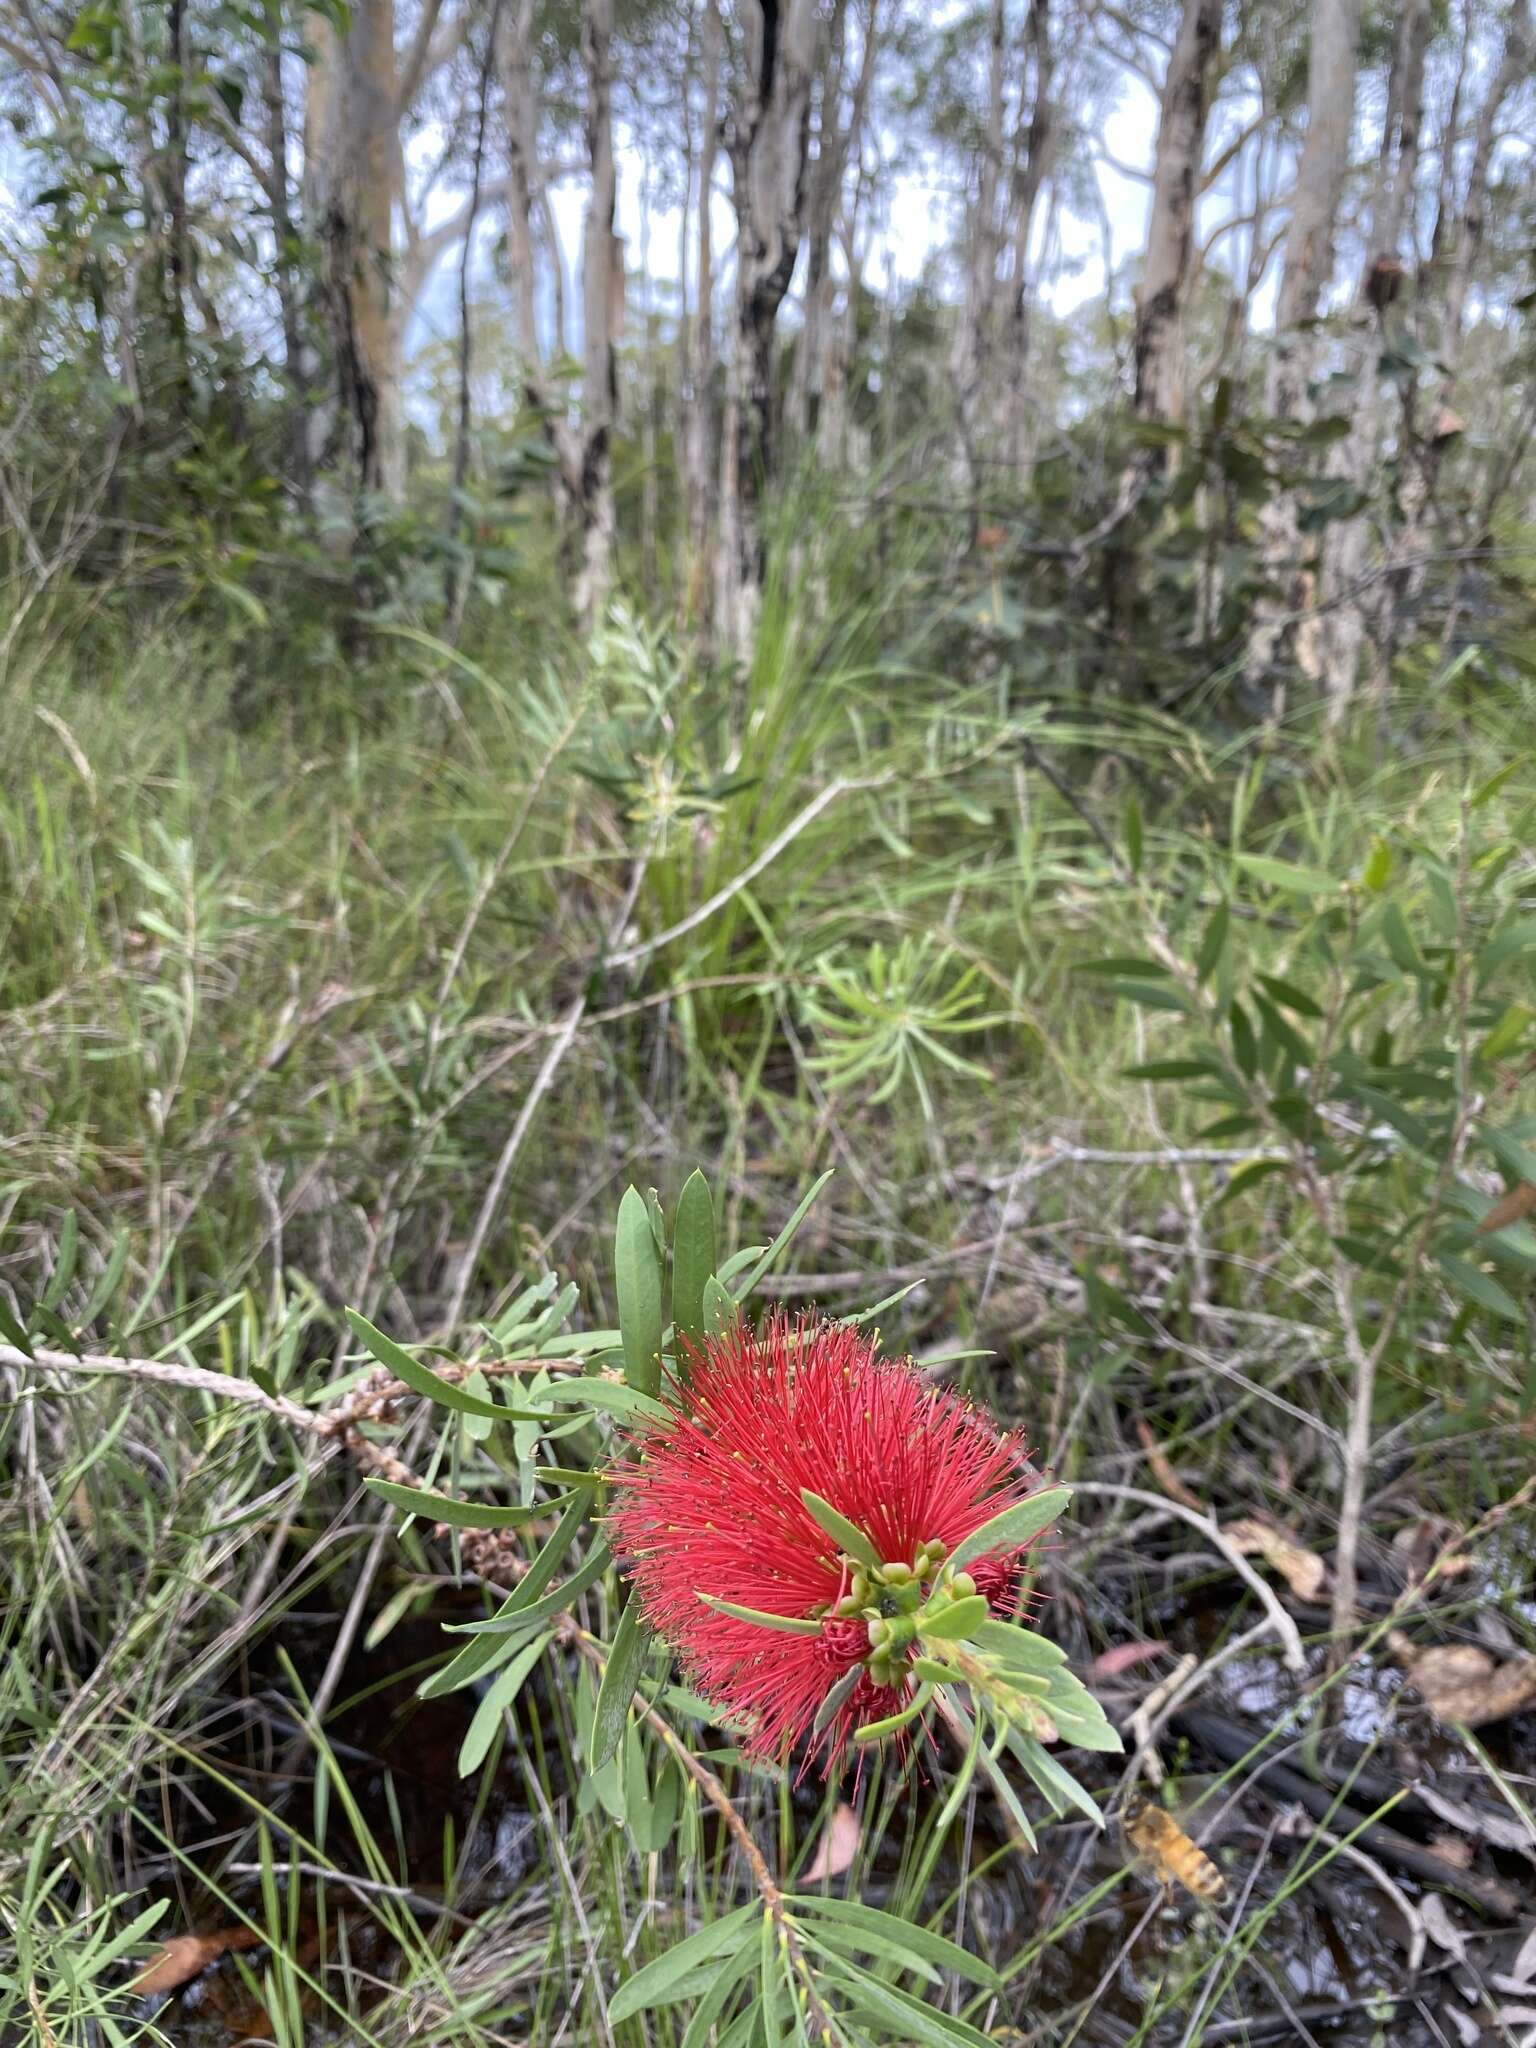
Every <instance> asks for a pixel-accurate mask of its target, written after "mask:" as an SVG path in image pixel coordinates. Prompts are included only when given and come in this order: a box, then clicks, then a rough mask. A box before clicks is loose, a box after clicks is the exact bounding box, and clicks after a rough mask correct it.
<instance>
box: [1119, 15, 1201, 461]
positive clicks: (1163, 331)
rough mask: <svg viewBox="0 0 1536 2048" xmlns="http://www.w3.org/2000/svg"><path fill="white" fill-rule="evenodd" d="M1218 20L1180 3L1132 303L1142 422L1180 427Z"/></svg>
mask: <svg viewBox="0 0 1536 2048" xmlns="http://www.w3.org/2000/svg"><path fill="white" fill-rule="evenodd" d="M1221 16H1222V4H1221V0H1185V5H1184V12H1183V15H1182V17H1181V19H1180V21H1179V30H1178V35H1177V37H1176V38H1175V40H1174V45H1173V52H1172V55H1171V56H1170V57H1169V60H1168V73H1167V77H1166V79H1165V80H1164V83H1163V100H1162V112H1161V117H1160V119H1159V121H1158V128H1157V151H1156V155H1155V157H1154V160H1153V170H1152V214H1151V219H1150V221H1149V223H1148V227H1147V250H1146V259H1145V262H1144V265H1143V269H1142V280H1141V289H1140V291H1139V292H1138V293H1137V297H1136V336H1135V363H1136V410H1137V412H1138V413H1140V414H1141V415H1142V417H1143V418H1144V419H1151V420H1165V421H1177V420H1179V419H1181V418H1182V417H1183V413H1184V398H1185V393H1184V376H1183V372H1184V360H1185V349H1184V337H1183V324H1184V320H1183V316H1184V303H1185V297H1186V294H1187V291H1188V287H1189V280H1190V271H1191V261H1190V259H1191V257H1192V255H1193V253H1194V240H1195V204H1196V200H1197V198H1198V196H1199V191H1200V172H1201V167H1202V164H1203V162H1204V158H1205V130H1206V122H1207V120H1208V118H1209V115H1210V107H1211V93H1212V86H1213V80H1214V77H1215V73H1216V66H1217V61H1218V59H1219V57H1220V54H1221ZM1164 452H1165V453H1166V451H1164Z"/></svg>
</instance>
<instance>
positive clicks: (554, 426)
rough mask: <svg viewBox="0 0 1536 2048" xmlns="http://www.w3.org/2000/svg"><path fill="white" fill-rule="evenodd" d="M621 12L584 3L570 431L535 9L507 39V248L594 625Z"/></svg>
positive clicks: (610, 514) (531, 392) (608, 428)
mask: <svg viewBox="0 0 1536 2048" xmlns="http://www.w3.org/2000/svg"><path fill="white" fill-rule="evenodd" d="M613 15H614V0H583V5H582V11H581V58H582V69H583V72H584V74H585V80H586V109H585V121H584V127H585V136H586V147H587V160H588V163H589V165H590V167H591V178H592V190H591V198H590V200H589V203H588V207H587V223H586V237H585V242H584V245H583V251H582V317H583V323H584V324H583V344H582V346H583V364H582V389H581V413H580V418H579V420H573V419H572V418H571V417H570V416H569V415H568V413H567V411H566V408H565V406H564V404H563V402H562V401H561V399H560V398H559V397H558V396H557V395H556V394H555V393H554V392H553V391H552V390H551V388H550V386H549V384H548V381H547V380H546V378H545V376H544V361H543V352H542V350H541V348H540V345H539V334H538V317H537V308H538V299H537V277H536V270H535V242H534V219H535V215H536V213H541V212H542V210H543V208H544V206H545V202H546V196H547V195H546V193H545V189H544V188H545V179H544V175H543V171H542V169H541V167H540V162H539V127H540V120H539V114H540V108H539V89H538V79H537V76H536V72H535V64H534V60H535V35H536V32H537V19H536V9H535V5H534V0H518V4H517V6H516V7H515V9H514V10H513V12H512V15H511V17H510V20H509V22H508V23H507V25H506V27H505V29H504V31H503V34H502V36H501V38H500V64H501V77H502V98H503V103H504V111H505V119H506V131H507V180H506V188H507V215H508V240H509V243H510V247H511V254H512V268H513V291H514V294H515V298H516V305H517V327H518V345H519V350H520V353H521V356H522V362H521V373H522V380H523V390H524V395H525V397H526V399H527V401H528V403H529V405H530V406H531V407H532V408H533V410H534V411H536V412H537V413H538V415H539V417H540V419H541V420H542V422H543V426H544V431H545V433H546V434H547V435H548V437H549V443H550V447H551V449H552V451H553V453H554V456H555V465H556V495H557V500H558V508H559V513H560V518H561V524H562V527H563V529H564V536H565V540H566V543H567V547H568V550H569V553H570V555H571V558H572V560H571V592H572V605H573V608H574V610H575V612H576V616H577V618H578V619H579V621H580V622H581V624H582V625H583V626H585V627H590V626H592V625H593V624H595V623H596V621H597V619H598V618H599V617H600V615H601V612H602V608H603V605H604V603H605V602H606V600H607V595H608V589H609V585H610V583H611V581H612V576H613V545H614V508H613V445H612V444H613V432H614V426H615V421H616V417H617V411H618V356H617V342H618V335H619V331H620V328H621V327H622V325H623V319H624V244H623V242H622V241H621V240H620V238H619V236H618V235H617V234H616V233H615V232H614V224H613V223H614V205H615V198H616V193H617V177H616V171H615V164H614V149H613Z"/></svg>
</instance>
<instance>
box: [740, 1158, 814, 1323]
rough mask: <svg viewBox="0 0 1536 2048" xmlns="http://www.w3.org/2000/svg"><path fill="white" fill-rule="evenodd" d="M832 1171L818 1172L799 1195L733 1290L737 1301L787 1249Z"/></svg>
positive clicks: (744, 1298)
mask: <svg viewBox="0 0 1536 2048" xmlns="http://www.w3.org/2000/svg"><path fill="white" fill-rule="evenodd" d="M834 1171H835V1169H834V1168H833V1167H830V1166H829V1167H828V1168H827V1170H826V1172H825V1173H823V1174H819V1175H818V1176H817V1178H816V1179H815V1180H814V1181H813V1182H812V1183H811V1186H810V1188H809V1190H808V1192H807V1193H806V1194H805V1195H803V1196H802V1197H801V1199H800V1201H799V1203H798V1204H797V1205H796V1208H795V1212H794V1214H793V1215H792V1216H791V1217H790V1219H789V1221H788V1222H787V1223H786V1224H785V1226H784V1228H783V1229H782V1230H781V1231H780V1232H779V1234H778V1236H777V1237H776V1238H775V1239H774V1240H773V1243H772V1244H771V1245H769V1247H768V1249H767V1251H765V1252H764V1253H763V1255H762V1257H761V1258H760V1259H759V1260H758V1261H757V1263H756V1265H755V1266H753V1268H752V1270H751V1271H750V1272H749V1273H748V1275H747V1277H746V1279H745V1280H743V1281H742V1283H741V1285H740V1286H739V1287H737V1288H735V1289H734V1290H733V1292H734V1294H735V1297H736V1299H737V1301H745V1300H746V1298H747V1296H748V1295H749V1294H750V1293H751V1292H752V1290H753V1288H754V1287H755V1286H756V1285H757V1283H758V1281H759V1280H761V1279H762V1277H763V1275H764V1274H765V1273H767V1272H768V1271H769V1270H770V1269H771V1268H772V1266H773V1264H774V1261H775V1260H776V1259H777V1258H778V1256H779V1254H780V1253H781V1252H782V1251H784V1250H786V1249H787V1247H788V1245H789V1243H790V1240H791V1239H792V1238H793V1237H794V1235H795V1233H796V1231H797V1230H798V1229H799V1228H800V1226H801V1224H802V1223H803V1222H804V1221H805V1219H806V1217H807V1216H809V1214H810V1213H811V1204H812V1203H813V1202H814V1201H815V1199H816V1197H817V1196H818V1195H819V1194H820V1193H821V1191H822V1189H823V1188H824V1187H825V1186H826V1184H827V1182H828V1181H829V1180H830V1179H831V1178H832V1175H833V1172H834Z"/></svg>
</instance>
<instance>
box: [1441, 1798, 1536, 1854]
mask: <svg viewBox="0 0 1536 2048" xmlns="http://www.w3.org/2000/svg"><path fill="white" fill-rule="evenodd" d="M1413 1796H1414V1798H1415V1799H1417V1800H1418V1802H1419V1804H1420V1805H1421V1806H1427V1807H1428V1808H1429V1810H1430V1812H1431V1813H1432V1814H1434V1815H1436V1816H1437V1818H1439V1819H1440V1820H1444V1821H1449V1822H1450V1824H1451V1826H1452V1827H1453V1828H1460V1830H1461V1832H1462V1833H1463V1834H1464V1835H1470V1836H1471V1837H1472V1838H1473V1840H1474V1841H1478V1842H1486V1843H1487V1844H1488V1846H1489V1848H1490V1849H1512V1850H1514V1851H1515V1852H1516V1853H1517V1854H1524V1855H1526V1856H1529V1855H1531V1854H1532V1852H1533V1851H1536V1828H1531V1827H1528V1826H1527V1825H1526V1823H1525V1822H1524V1821H1523V1820H1521V1819H1519V1818H1518V1816H1517V1815H1515V1814H1513V1813H1510V1812H1508V1811H1506V1810H1505V1809H1504V1808H1502V1807H1499V1808H1494V1807H1491V1806H1482V1805H1477V1806H1474V1805H1472V1804H1471V1802H1470V1801H1468V1800H1465V1799H1452V1798H1451V1797H1450V1796H1449V1795H1448V1794H1447V1793H1446V1792H1444V1791H1443V1790H1442V1789H1441V1788H1440V1787H1439V1786H1438V1785H1430V1784H1427V1783H1425V1784H1421V1785H1419V1786H1417V1787H1416V1788H1415V1790H1414V1795H1413Z"/></svg>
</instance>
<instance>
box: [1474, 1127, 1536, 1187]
mask: <svg viewBox="0 0 1536 2048" xmlns="http://www.w3.org/2000/svg"><path fill="white" fill-rule="evenodd" d="M1482 1140H1483V1143H1484V1144H1485V1145H1486V1146H1487V1147H1488V1150H1489V1151H1490V1152H1491V1153H1492V1154H1493V1156H1494V1158H1495V1159H1497V1160H1498V1162H1499V1164H1500V1166H1502V1167H1503V1169H1504V1171H1505V1172H1506V1173H1507V1174H1508V1175H1509V1176H1510V1178H1511V1179H1512V1180H1528V1181H1533V1182H1536V1152H1532V1151H1531V1149H1530V1147H1529V1146H1527V1145H1522V1144H1521V1142H1520V1140H1519V1139H1518V1138H1517V1137H1515V1136H1514V1134H1513V1133H1512V1132H1510V1131H1491V1130H1487V1129H1485V1130H1484V1131H1483V1132H1482Z"/></svg>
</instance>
